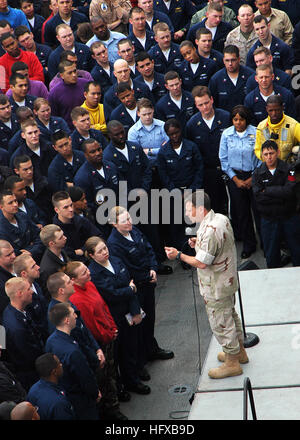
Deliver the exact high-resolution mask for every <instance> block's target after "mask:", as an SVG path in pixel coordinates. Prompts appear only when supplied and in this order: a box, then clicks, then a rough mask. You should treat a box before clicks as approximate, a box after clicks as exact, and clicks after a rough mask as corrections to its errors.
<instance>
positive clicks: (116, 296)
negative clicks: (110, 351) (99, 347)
mask: <svg viewBox="0 0 300 440" xmlns="http://www.w3.org/2000/svg"><path fill="white" fill-rule="evenodd" d="M85 249H86V256H87V257H88V258H89V259H90V261H91V263H90V264H89V270H90V273H91V279H92V282H93V283H94V284H95V286H96V288H97V289H98V291H99V292H100V293H101V296H102V297H103V299H104V300H105V301H106V303H107V305H108V307H109V309H110V312H111V314H112V316H113V318H114V320H115V322H116V324H117V326H118V329H119V336H118V340H117V344H116V360H117V363H118V366H119V371H120V376H121V381H122V383H123V385H124V386H125V389H127V390H128V391H134V392H136V393H138V394H149V393H150V391H151V390H150V387H148V386H147V385H144V384H143V383H142V382H141V379H142V380H149V379H150V376H149V374H148V372H147V371H145V370H143V367H144V364H145V357H144V352H143V341H142V333H141V326H140V325H139V324H141V322H142V311H141V307H140V303H139V301H138V297H137V295H136V291H137V288H136V286H135V284H134V282H133V280H131V279H130V275H129V272H128V270H127V268H126V266H125V265H124V263H123V262H122V261H121V260H120V259H119V258H117V257H115V256H112V255H110V253H109V250H108V248H107V246H106V243H105V241H104V240H103V239H102V238H100V237H90V238H89V239H88V240H87V241H86V243H85Z"/></svg>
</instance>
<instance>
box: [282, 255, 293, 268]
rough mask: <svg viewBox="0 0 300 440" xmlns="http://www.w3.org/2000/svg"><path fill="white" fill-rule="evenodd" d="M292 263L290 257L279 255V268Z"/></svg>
mask: <svg viewBox="0 0 300 440" xmlns="http://www.w3.org/2000/svg"><path fill="white" fill-rule="evenodd" d="M291 261H292V259H291V257H290V256H289V255H286V254H281V257H280V267H284V266H286V265H287V264H289V263H290V262H291Z"/></svg>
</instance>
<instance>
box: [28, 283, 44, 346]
mask: <svg viewBox="0 0 300 440" xmlns="http://www.w3.org/2000/svg"><path fill="white" fill-rule="evenodd" d="M32 290H33V294H32V302H31V304H28V306H27V307H26V312H28V313H29V314H30V316H31V318H32V320H33V321H34V323H35V324H36V326H37V328H38V330H39V332H40V334H41V337H42V340H43V342H46V340H47V338H48V336H49V333H48V319H47V310H48V301H47V300H46V298H45V296H44V294H43V291H42V289H41V287H40V285H39V284H38V283H37V282H35V283H33V285H32Z"/></svg>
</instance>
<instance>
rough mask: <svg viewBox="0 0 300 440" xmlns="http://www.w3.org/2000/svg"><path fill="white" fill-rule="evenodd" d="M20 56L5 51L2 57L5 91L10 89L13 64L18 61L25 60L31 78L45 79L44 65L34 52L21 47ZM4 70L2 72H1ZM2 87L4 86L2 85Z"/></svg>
mask: <svg viewBox="0 0 300 440" xmlns="http://www.w3.org/2000/svg"><path fill="white" fill-rule="evenodd" d="M20 52H21V53H20V56H19V57H17V58H14V57H12V56H10V55H8V53H5V54H4V55H2V57H0V66H3V67H4V69H5V87H6V89H5V90H3V92H4V93H6V92H7V90H8V89H9V77H10V75H11V66H12V65H13V64H14V63H15V62H16V61H23V63H26V64H27V66H28V69H29V79H34V80H37V81H42V82H44V81H45V78H44V71H43V66H42V65H41V63H40V61H39V59H38V57H37V56H36V55H35V54H34V53H33V52H28V51H25V50H22V49H20ZM1 73H2V72H0V74H1ZM1 87H2V86H1Z"/></svg>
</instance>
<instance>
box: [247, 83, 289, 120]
mask: <svg viewBox="0 0 300 440" xmlns="http://www.w3.org/2000/svg"><path fill="white" fill-rule="evenodd" d="M273 90H274V94H275V95H280V96H281V97H282V99H283V102H284V113H285V114H286V115H288V116H291V117H292V118H294V119H296V118H297V113H296V104H295V98H294V95H293V94H292V92H290V91H289V90H288V89H286V88H284V87H280V86H277V85H275V84H274V86H273ZM244 105H245V106H246V107H248V108H249V109H250V110H251V112H252V116H253V118H252V124H253V125H258V124H259V123H260V122H261V121H263V120H264V119H266V118H267V117H268V112H267V110H266V101H265V100H264V99H263V97H262V96H261V94H260V91H259V87H256V88H255V89H254V90H252V92H250V93H248V95H247V96H246V97H245V101H244Z"/></svg>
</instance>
